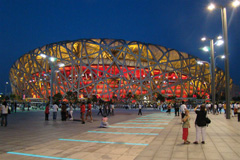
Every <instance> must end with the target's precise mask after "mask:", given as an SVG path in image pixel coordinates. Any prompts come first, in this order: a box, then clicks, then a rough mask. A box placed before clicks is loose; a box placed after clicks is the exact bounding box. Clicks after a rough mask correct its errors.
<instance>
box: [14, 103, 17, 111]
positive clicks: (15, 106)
mask: <svg viewBox="0 0 240 160" xmlns="http://www.w3.org/2000/svg"><path fill="white" fill-rule="evenodd" d="M14 111H15V113H16V112H17V103H16V102H15V103H14Z"/></svg>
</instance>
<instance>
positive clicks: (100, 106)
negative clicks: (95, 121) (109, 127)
mask: <svg viewBox="0 0 240 160" xmlns="http://www.w3.org/2000/svg"><path fill="white" fill-rule="evenodd" d="M102 111H103V105H102V104H100V105H99V111H98V114H97V115H99V113H100V114H101V115H103V113H102Z"/></svg>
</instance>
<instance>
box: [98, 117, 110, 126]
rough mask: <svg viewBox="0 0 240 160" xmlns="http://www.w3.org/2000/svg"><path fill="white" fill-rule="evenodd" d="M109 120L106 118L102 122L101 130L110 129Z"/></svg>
mask: <svg viewBox="0 0 240 160" xmlns="http://www.w3.org/2000/svg"><path fill="white" fill-rule="evenodd" d="M107 121H108V118H107V116H104V117H103V118H102V122H101V124H100V128H108V122H107Z"/></svg>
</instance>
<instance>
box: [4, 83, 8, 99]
mask: <svg viewBox="0 0 240 160" xmlns="http://www.w3.org/2000/svg"><path fill="white" fill-rule="evenodd" d="M7 85H8V82H6V84H5V95H6V96H7Z"/></svg>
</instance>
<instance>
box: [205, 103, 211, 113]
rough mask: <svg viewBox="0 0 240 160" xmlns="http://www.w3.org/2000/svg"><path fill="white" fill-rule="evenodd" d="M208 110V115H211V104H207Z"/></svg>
mask: <svg viewBox="0 0 240 160" xmlns="http://www.w3.org/2000/svg"><path fill="white" fill-rule="evenodd" d="M206 108H207V113H208V114H209V113H210V108H211V104H210V103H207V104H206Z"/></svg>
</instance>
